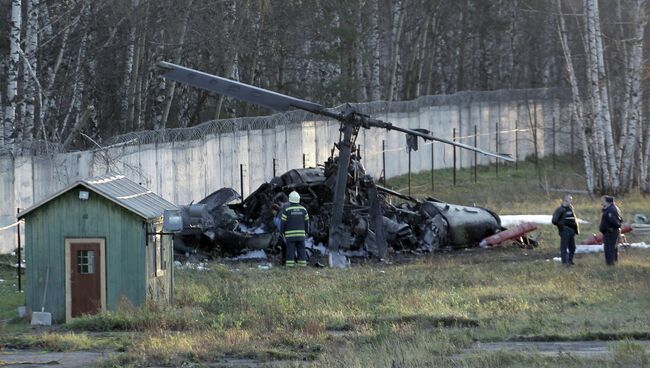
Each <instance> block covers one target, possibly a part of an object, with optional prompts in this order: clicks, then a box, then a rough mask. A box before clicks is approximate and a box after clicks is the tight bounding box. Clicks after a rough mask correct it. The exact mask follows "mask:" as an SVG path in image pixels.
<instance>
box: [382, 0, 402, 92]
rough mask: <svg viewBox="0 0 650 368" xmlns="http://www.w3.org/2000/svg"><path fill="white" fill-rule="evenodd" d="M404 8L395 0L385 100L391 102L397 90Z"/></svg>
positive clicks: (399, 1)
mask: <svg viewBox="0 0 650 368" xmlns="http://www.w3.org/2000/svg"><path fill="white" fill-rule="evenodd" d="M404 13H405V12H404V6H403V4H402V0H396V1H395V5H394V7H393V17H394V19H393V30H392V33H393V34H392V36H393V52H392V58H391V72H390V80H389V82H388V97H387V98H386V100H388V101H393V97H394V96H395V94H396V93H395V92H396V91H395V90H396V89H397V78H398V75H397V73H398V67H399V63H400V49H399V45H400V41H401V38H402V26H403V25H404Z"/></svg>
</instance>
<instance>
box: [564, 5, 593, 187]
mask: <svg viewBox="0 0 650 368" xmlns="http://www.w3.org/2000/svg"><path fill="white" fill-rule="evenodd" d="M557 9H558V16H557V18H558V24H557V30H558V36H559V38H560V44H561V46H562V51H563V54H564V60H565V64H566V71H567V75H568V78H569V84H570V85H571V96H572V98H573V107H572V109H571V113H572V115H573V119H574V120H575V121H576V122H577V123H578V131H579V132H580V143H581V145H582V158H583V163H584V167H585V179H586V184H587V191H589V193H593V192H594V189H595V188H594V172H593V165H592V162H591V153H590V150H589V142H588V133H587V131H586V129H585V128H586V127H585V123H584V107H583V104H582V99H581V98H580V91H579V89H578V80H577V78H576V73H575V69H574V68H573V56H572V54H571V49H570V48H569V42H568V40H567V36H566V26H565V23H564V15H562V0H557Z"/></svg>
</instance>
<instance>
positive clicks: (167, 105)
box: [160, 0, 194, 129]
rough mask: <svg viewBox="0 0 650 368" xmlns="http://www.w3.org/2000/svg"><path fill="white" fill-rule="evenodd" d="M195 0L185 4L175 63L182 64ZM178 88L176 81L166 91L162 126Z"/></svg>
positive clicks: (164, 125) (169, 84) (163, 126)
mask: <svg viewBox="0 0 650 368" xmlns="http://www.w3.org/2000/svg"><path fill="white" fill-rule="evenodd" d="M193 2H194V0H188V2H187V4H186V5H185V8H186V10H185V19H183V25H182V26H181V30H180V34H179V35H178V46H177V47H176V52H175V54H176V55H175V56H174V63H175V64H180V62H181V57H182V56H183V46H184V45H185V35H186V34H187V25H188V23H189V21H190V14H191V13H192V3H193ZM175 88H176V83H168V84H167V91H165V106H164V108H163V113H162V120H161V121H160V128H161V129H165V127H166V126H167V119H168V118H169V110H170V109H171V107H172V101H173V99H174V90H175Z"/></svg>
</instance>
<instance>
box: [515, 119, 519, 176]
mask: <svg viewBox="0 0 650 368" xmlns="http://www.w3.org/2000/svg"><path fill="white" fill-rule="evenodd" d="M518 162H519V120H517V119H515V170H517V168H518V167H517V166H518V164H517V163H518Z"/></svg>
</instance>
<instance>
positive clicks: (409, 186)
mask: <svg viewBox="0 0 650 368" xmlns="http://www.w3.org/2000/svg"><path fill="white" fill-rule="evenodd" d="M410 196H411V149H410V148H409V197H410Z"/></svg>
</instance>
